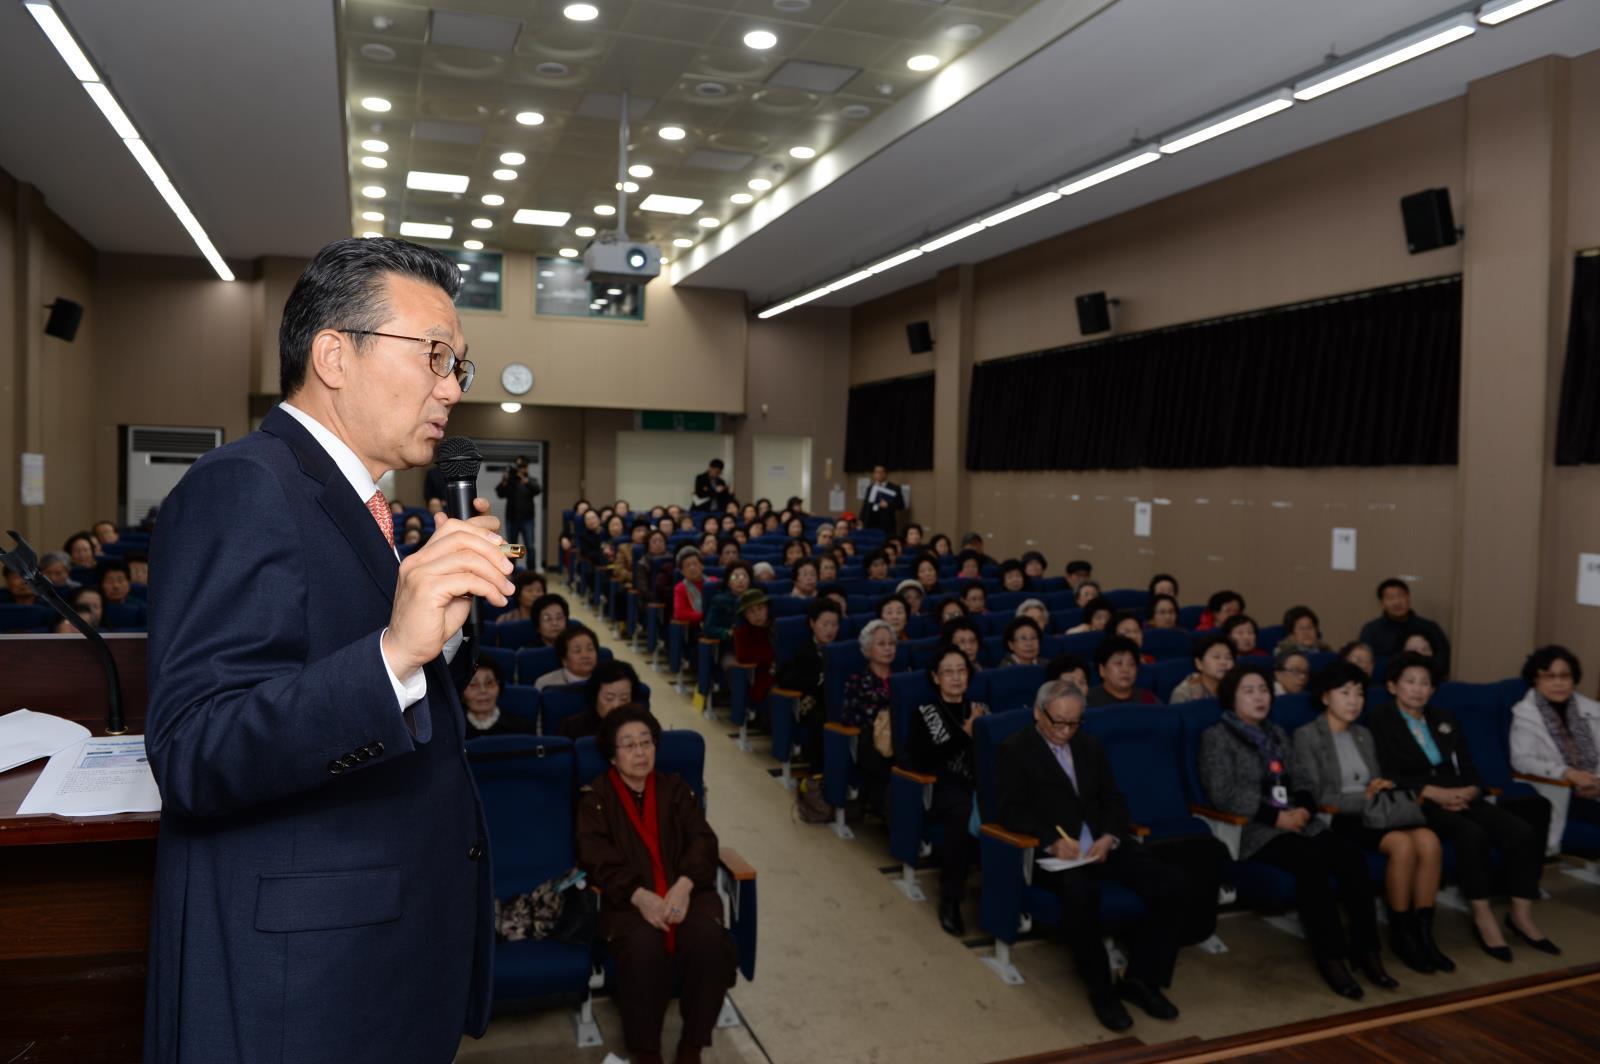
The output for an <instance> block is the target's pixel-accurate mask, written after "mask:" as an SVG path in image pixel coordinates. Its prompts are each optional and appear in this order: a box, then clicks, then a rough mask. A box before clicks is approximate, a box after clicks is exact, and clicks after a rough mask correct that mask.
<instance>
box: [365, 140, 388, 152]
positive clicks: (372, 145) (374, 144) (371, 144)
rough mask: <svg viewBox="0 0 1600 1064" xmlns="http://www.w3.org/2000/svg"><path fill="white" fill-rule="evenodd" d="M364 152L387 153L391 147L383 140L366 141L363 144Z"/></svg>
mask: <svg viewBox="0 0 1600 1064" xmlns="http://www.w3.org/2000/svg"><path fill="white" fill-rule="evenodd" d="M361 150H362V151H375V152H386V151H388V150H389V145H388V144H387V143H385V142H384V141H381V140H364V141H362V142H361Z"/></svg>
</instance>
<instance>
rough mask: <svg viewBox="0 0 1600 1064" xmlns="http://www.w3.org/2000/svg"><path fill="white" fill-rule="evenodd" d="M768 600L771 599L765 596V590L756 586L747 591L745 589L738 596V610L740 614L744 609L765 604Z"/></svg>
mask: <svg viewBox="0 0 1600 1064" xmlns="http://www.w3.org/2000/svg"><path fill="white" fill-rule="evenodd" d="M769 601H771V600H770V599H768V598H767V593H766V592H765V591H762V590H761V589H760V588H758V587H756V588H751V589H750V590H749V591H746V592H745V593H744V594H742V595H740V596H739V612H740V613H741V614H742V613H744V611H745V610H748V609H751V608H752V607H755V606H765V605H766V604H767V603H768V602H769Z"/></svg>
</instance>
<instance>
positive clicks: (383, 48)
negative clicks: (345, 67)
mask: <svg viewBox="0 0 1600 1064" xmlns="http://www.w3.org/2000/svg"><path fill="white" fill-rule="evenodd" d="M399 54H400V53H398V52H396V51H395V50H394V49H393V48H390V47H389V46H388V45H387V44H381V43H379V42H378V41H368V42H367V43H366V44H363V45H362V46H361V55H362V56H363V57H364V58H366V59H370V60H372V61H373V62H374V63H392V62H393V61H394V57H395V56H396V55H399Z"/></svg>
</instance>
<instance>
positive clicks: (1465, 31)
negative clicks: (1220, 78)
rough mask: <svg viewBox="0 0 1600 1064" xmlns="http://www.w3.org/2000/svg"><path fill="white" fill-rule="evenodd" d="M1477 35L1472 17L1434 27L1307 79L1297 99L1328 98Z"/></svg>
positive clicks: (1460, 17) (1463, 16)
mask: <svg viewBox="0 0 1600 1064" xmlns="http://www.w3.org/2000/svg"><path fill="white" fill-rule="evenodd" d="M1475 32H1477V27H1476V26H1475V25H1473V18H1472V16H1471V15H1470V14H1467V15H1458V16H1456V17H1455V18H1453V19H1449V20H1448V21H1445V22H1441V23H1435V24H1434V25H1432V26H1430V27H1428V28H1427V29H1425V30H1422V31H1420V32H1418V33H1414V34H1409V35H1408V36H1405V37H1402V38H1400V39H1399V40H1397V41H1394V42H1392V43H1390V44H1387V45H1384V46H1382V47H1381V48H1378V49H1374V50H1373V51H1371V52H1367V53H1365V54H1364V55H1360V56H1357V57H1356V58H1355V59H1352V60H1350V61H1349V62H1347V63H1342V64H1340V65H1339V66H1336V67H1334V68H1333V69H1332V70H1328V71H1324V72H1323V73H1321V74H1318V75H1316V76H1315V77H1312V78H1307V79H1306V80H1305V81H1302V82H1300V83H1299V84H1298V85H1296V86H1295V88H1294V98H1295V99H1297V100H1315V99H1316V98H1317V97H1318V96H1325V95H1327V94H1328V93H1330V92H1333V91H1334V90H1335V89H1342V88H1344V87H1345V86H1346V85H1353V84H1354V83H1356V82H1358V81H1360V80H1362V79H1363V78H1369V77H1371V76H1372V75H1374V74H1378V73H1381V72H1383V71H1385V70H1388V69H1389V68H1390V67H1395V66H1399V65H1400V64H1401V63H1404V62H1406V61H1407V60H1410V59H1415V58H1417V57H1418V56H1421V55H1426V54H1428V53H1429V52H1431V51H1434V50H1435V49H1438V48H1443V47H1444V46H1445V45H1447V44H1453V43H1455V42H1456V41H1459V40H1461V38H1463V37H1470V36H1472V35H1473V33H1475Z"/></svg>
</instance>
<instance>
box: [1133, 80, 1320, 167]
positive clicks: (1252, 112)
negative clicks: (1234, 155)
mask: <svg viewBox="0 0 1600 1064" xmlns="http://www.w3.org/2000/svg"><path fill="white" fill-rule="evenodd" d="M1293 106H1294V94H1293V93H1291V92H1290V91H1289V90H1288V89H1281V90H1279V91H1278V92H1276V93H1274V94H1273V95H1272V97H1271V98H1270V99H1268V100H1264V101H1261V100H1258V101H1256V102H1255V103H1252V104H1251V105H1250V106H1248V107H1246V108H1245V109H1244V110H1242V111H1238V112H1236V113H1234V114H1232V115H1229V116H1228V117H1227V118H1221V119H1218V120H1217V121H1215V122H1207V123H1206V124H1204V125H1202V126H1200V127H1198V128H1191V129H1188V130H1185V131H1184V132H1183V133H1180V134H1179V135H1178V136H1176V137H1174V138H1172V139H1171V140H1168V141H1163V142H1162V144H1161V154H1163V155H1173V154H1176V153H1177V152H1180V151H1182V150H1183V149H1185V148H1192V147H1194V146H1195V145H1196V144H1204V143H1205V142H1206V141H1208V140H1210V139H1212V138H1213V137H1220V136H1222V135H1223V134H1224V133H1232V132H1233V131H1234V130H1236V129H1240V128H1243V127H1244V126H1248V125H1249V124H1250V123H1252V122H1259V121H1261V119H1263V118H1266V117H1268V116H1269V115H1275V114H1277V113H1278V112H1279V111H1286V110H1288V109H1289V108H1291V107H1293Z"/></svg>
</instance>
